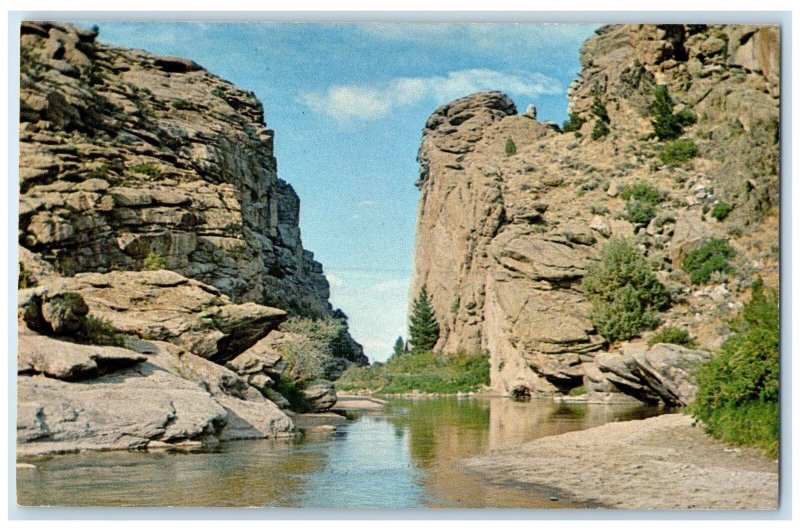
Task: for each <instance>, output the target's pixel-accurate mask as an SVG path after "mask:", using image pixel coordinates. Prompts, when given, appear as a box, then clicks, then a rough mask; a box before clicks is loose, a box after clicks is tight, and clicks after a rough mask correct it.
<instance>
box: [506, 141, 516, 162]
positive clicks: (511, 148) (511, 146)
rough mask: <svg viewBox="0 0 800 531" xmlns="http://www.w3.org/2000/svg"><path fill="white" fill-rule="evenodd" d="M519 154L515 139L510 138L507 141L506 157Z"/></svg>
mask: <svg viewBox="0 0 800 531" xmlns="http://www.w3.org/2000/svg"><path fill="white" fill-rule="evenodd" d="M516 153H517V145H516V144H515V143H514V139H512V138H511V137H508V138H507V139H506V157H510V156H511V155H514V154H516Z"/></svg>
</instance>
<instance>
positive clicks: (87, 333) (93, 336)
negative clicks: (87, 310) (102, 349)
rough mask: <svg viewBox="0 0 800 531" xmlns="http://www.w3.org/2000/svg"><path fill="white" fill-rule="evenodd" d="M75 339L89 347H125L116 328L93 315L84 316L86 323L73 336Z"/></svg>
mask: <svg viewBox="0 0 800 531" xmlns="http://www.w3.org/2000/svg"><path fill="white" fill-rule="evenodd" d="M75 339H77V340H78V341H80V342H81V343H88V344H90V345H111V346H113V347H124V346H125V339H124V338H123V337H122V336H121V335H120V334H119V332H117V329H116V327H114V325H113V324H111V322H109V321H106V320H105V319H103V318H101V317H94V316H93V315H87V316H86V322H85V323H84V325H83V328H82V329H81V330H80V331H79V332H78V333H77V334H75Z"/></svg>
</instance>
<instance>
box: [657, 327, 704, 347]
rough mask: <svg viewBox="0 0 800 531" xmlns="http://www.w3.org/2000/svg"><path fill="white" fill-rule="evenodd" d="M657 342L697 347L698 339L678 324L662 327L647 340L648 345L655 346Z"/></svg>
mask: <svg viewBox="0 0 800 531" xmlns="http://www.w3.org/2000/svg"><path fill="white" fill-rule="evenodd" d="M657 343H669V344H671V345H680V346H682V347H686V348H695V347H697V340H696V339H695V338H694V337H692V336H691V335H689V332H687V331H686V330H684V329H683V328H678V327H676V326H665V327H663V328H660V329H659V330H658V332H656V333H655V334H654V335H653V336H652V337H651V338H650V339H648V340H647V344H648V346H651V347H652V346H653V345H655V344H657Z"/></svg>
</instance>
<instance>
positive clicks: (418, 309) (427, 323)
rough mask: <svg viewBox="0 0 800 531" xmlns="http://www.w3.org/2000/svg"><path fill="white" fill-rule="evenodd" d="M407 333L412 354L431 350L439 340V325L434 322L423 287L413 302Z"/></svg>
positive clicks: (428, 296)
mask: <svg viewBox="0 0 800 531" xmlns="http://www.w3.org/2000/svg"><path fill="white" fill-rule="evenodd" d="M408 333H409V336H410V337H409V341H410V343H411V351H412V352H421V351H426V350H432V349H433V347H434V345H436V342H437V341H438V340H439V323H438V322H436V315H434V313H433V308H432V307H431V297H430V295H428V289H427V287H426V286H425V285H423V286H422V289H420V290H419V295H417V298H416V299H415V300H414V307H413V308H412V309H411V318H410V323H409V325H408Z"/></svg>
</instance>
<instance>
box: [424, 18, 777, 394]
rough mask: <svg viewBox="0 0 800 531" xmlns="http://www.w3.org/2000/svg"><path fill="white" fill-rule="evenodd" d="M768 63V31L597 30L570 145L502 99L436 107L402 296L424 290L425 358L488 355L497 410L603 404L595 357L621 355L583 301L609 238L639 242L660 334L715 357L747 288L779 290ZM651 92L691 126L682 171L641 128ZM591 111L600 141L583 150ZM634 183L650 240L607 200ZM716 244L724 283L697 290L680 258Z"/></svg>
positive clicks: (773, 71) (773, 68)
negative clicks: (429, 327) (429, 316)
mask: <svg viewBox="0 0 800 531" xmlns="http://www.w3.org/2000/svg"><path fill="white" fill-rule="evenodd" d="M779 54H780V33H779V30H778V28H776V27H759V26H740V25H735V26H731V25H715V26H706V25H666V26H657V25H617V26H606V27H603V28H601V29H599V30H597V32H596V35H595V36H593V37H591V38H590V39H588V40H587V41H586V43H585V44H584V45H583V47H582V49H581V64H582V69H581V72H580V74H579V75H578V78H577V79H576V80H575V81H574V83H573V84H572V85H571V87H570V88H569V91H568V97H569V110H570V113H572V114H574V115H575V116H576V117H579V118H581V119H583V120H585V123H584V124H583V125H582V126H580V127H578V128H577V132H573V131H571V132H562V130H561V128H560V127H559V126H557V125H556V124H552V123H542V122H539V121H537V120H536V118H535V114H536V113H535V109H533V110H529V111H528V112H526V113H525V114H519V113H518V112H517V109H516V107H515V105H514V103H513V102H512V101H511V100H510V99H509V98H508V97H507V96H505V95H504V94H502V93H499V92H485V93H478V94H473V95H471V96H467V97H465V98H461V99H458V100H456V101H453V102H451V103H448V104H446V105H444V106H442V107H440V108H439V109H437V110H436V111H435V112H434V113H433V115H432V116H431V117H430V118H429V120H428V122H427V123H426V125H425V128H424V130H423V135H422V145H421V147H420V150H419V155H418V160H419V162H420V176H419V180H418V182H417V186H418V187H419V189H420V203H419V216H418V223H417V242H416V251H415V263H414V278H413V282H412V291H411V296H412V297H415V296H416V294H417V293H418V291H419V289H420V288H421V286H422V285H423V284H425V285H427V288H428V292H429V293H430V294H431V296H432V301H433V306H434V309H435V311H436V317H437V320H438V321H439V323H440V326H441V329H442V333H441V337H440V340H439V342H438V344H437V348H439V349H442V350H444V351H446V352H456V351H458V350H467V351H477V350H488V351H489V352H490V355H491V379H492V386H493V388H494V389H495V390H496V391H498V392H501V393H504V394H529V393H534V394H535V393H552V392H568V391H569V390H570V389H573V388H575V387H578V386H580V385H585V386H586V387H587V389H590V391H593V392H596V393H597V394H598V395H603V396H604V395H605V394H606V392H611V391H615V390H616V389H614V388H613V386H610V387H609V384H608V380H607V376H608V367H607V366H598V364H597V363H596V360H595V357H596V356H597V354H598V353H601V352H602V353H605V352H606V351H609V350H610V351H612V352H615V351H619V349H620V347H621V345H619V344H608V343H607V342H606V341H604V339H603V338H602V337H601V336H600V335H599V334H598V332H597V330H596V329H595V327H594V326H593V325H592V322H591V319H590V316H589V312H590V310H591V307H590V305H589V303H588V301H587V298H586V295H585V293H584V291H583V288H582V285H581V280H582V278H583V276H584V275H585V274H586V272H587V270H588V268H589V267H590V266H591V264H593V263H596V261H597V260H598V257H599V251H600V249H602V248H603V246H604V245H605V243H606V242H607V241H609V239H610V238H614V237H626V238H630V239H631V240H632V241H634V242H636V245H637V246H638V247H639V248H640V249H641V250H642V251H643V252H644V253H645V255H646V256H647V258H648V260H649V261H650V262H651V263H653V264H654V267H655V269H656V274H657V277H658V278H659V280H660V281H661V282H662V283H664V285H665V286H666V287H667V288H668V290H669V292H670V294H671V300H672V302H671V307H670V309H669V310H667V311H666V312H665V313H664V314H663V321H664V324H670V325H675V326H680V327H682V328H685V329H687V330H689V331H690V332H691V333H692V334H693V335H695V336H696V337H697V338H698V340H699V342H700V345H701V346H702V347H706V348H713V347H715V346H718V345H719V344H721V342H722V340H724V338H725V337H726V334H727V333H728V330H726V322H727V319H728V318H729V317H730V316H731V315H732V314H733V313H734V312H735V311H736V310H737V309H738V308H740V307H741V305H742V301H743V300H746V295H747V292H748V289H747V288H748V287H749V285H750V283H751V282H752V280H753V279H754V278H755V277H756V276H760V277H763V278H764V280H765V281H766V282H767V283H768V284H771V285H777V283H778V258H779V256H778V255H779V247H778V246H779V239H778V207H779V204H778V191H779V143H778V142H779V109H780V55H779ZM659 85H663V86H666V87H667V89H668V92H669V94H670V96H671V98H672V100H673V101H674V103H675V111H676V112H677V111H681V110H683V109H689V110H691V112H692V113H694V115H695V117H696V123H695V124H694V125H691V126H688V127H686V130H685V132H684V135H683V136H684V138H688V139H691V140H692V141H693V142H694V143H695V145H696V146H697V151H698V152H697V156H696V157H695V158H694V159H692V160H691V161H689V162H686V163H682V164H669V163H664V162H662V160H660V158H659V154H660V151H661V149H662V143H661V142H659V141H658V139H656V138H654V135H653V134H652V133H653V127H652V125H651V120H652V116H651V113H650V112H649V107H650V104H651V103H652V102H653V101H654V97H655V92H656V88H657V87H658V86H659ZM596 100H599V101H600V102H601V103H602V105H603V106H604V107H605V109H606V111H607V115H608V128H609V130H610V132H609V134H608V135H607V136H605V137H601V138H598V139H596V140H595V139H593V138H592V130H593V127H594V124H595V122H596V121H597V120H598V118H596V116H594V115H593V113H592V106H593V104H594V103H595V101H596ZM509 139H511V141H512V142H513V144H514V147H515V149H513V150H511V151H512V152H509V153H507V151H506V145H507V143H508V141H509ZM636 182H638V183H648V184H650V185H652V186H655V187H657V188H658V189H659V190H661V191H662V192H663V193H664V194H665V197H666V198H665V199H664V200H663V201H662V202H661V204H660V205H659V206H658V216H657V217H656V218H655V219H653V220H652V221H651V222H650V223H649V224H646V225H635V224H633V223H631V222H629V221H628V220H626V219H625V215H624V209H625V201H624V200H623V199H622V198H621V197H620V191H621V190H622V189H623V188H624V187H625V186H626V185H630V184H633V183H636ZM721 201H724V202H726V203H728V204H730V205H733V207H734V208H733V210H732V211H731V213H730V215H729V216H727V217H725V218H724V219H723V220H721V221H720V220H717V219H715V218H714V217H712V216H711V215H710V211H711V210H712V209H713V208H714V207H715V206H716V205H717V204H718V203H719V202H721ZM712 236H716V237H720V238H725V239H727V240H728V241H729V243H730V244H731V245H732V246H733V247H734V248H735V249H736V251H737V255H736V259H735V264H734V268H735V271H734V272H733V273H731V274H730V275H728V276H727V277H726V278H723V279H715V281H714V282H713V283H712V284H711V285H708V286H699V287H698V286H693V285H692V284H691V283H690V282H689V280H688V277H687V275H686V274H685V273H684V272H682V271H681V270H680V267H679V263H680V258H681V257H682V255H683V254H684V253H686V252H687V251H688V250H690V249H692V248H694V247H696V246H697V245H698V243H699V242H701V241H703V240H704V239H705V238H709V237H712ZM649 334H651V333H650V332H645V334H644V337H643V338H639V339H638V340H635V341H634V342H636V341H643V340H644V339H646V338H647V336H648V335H649ZM600 369H604V370H600Z"/></svg>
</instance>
